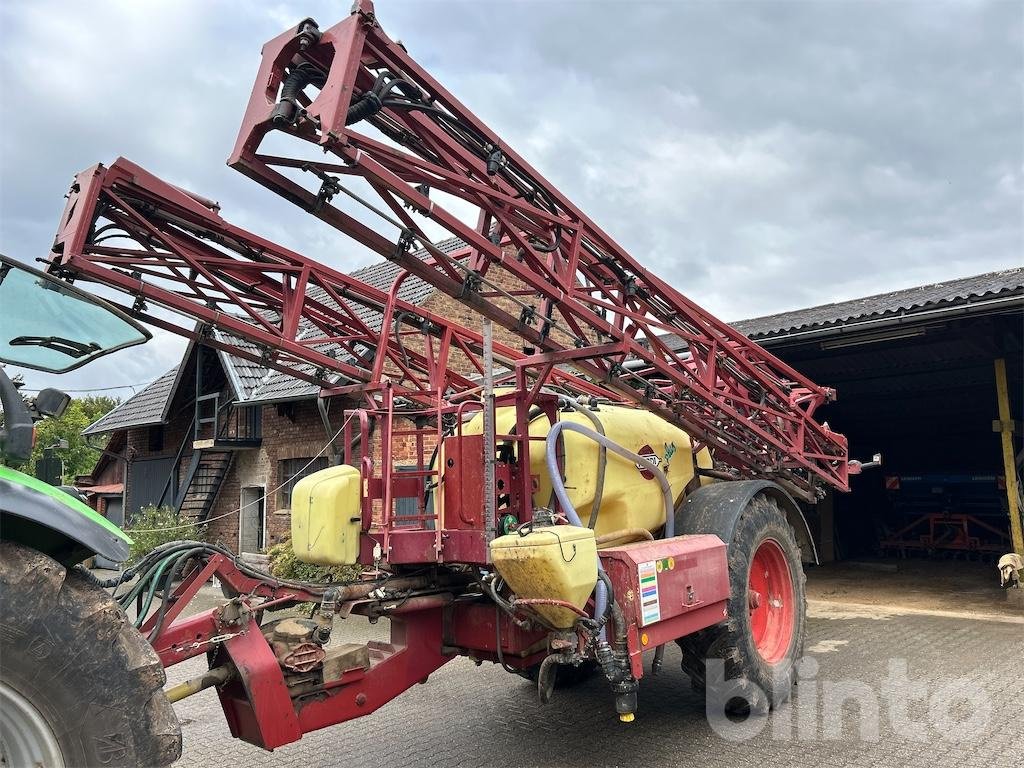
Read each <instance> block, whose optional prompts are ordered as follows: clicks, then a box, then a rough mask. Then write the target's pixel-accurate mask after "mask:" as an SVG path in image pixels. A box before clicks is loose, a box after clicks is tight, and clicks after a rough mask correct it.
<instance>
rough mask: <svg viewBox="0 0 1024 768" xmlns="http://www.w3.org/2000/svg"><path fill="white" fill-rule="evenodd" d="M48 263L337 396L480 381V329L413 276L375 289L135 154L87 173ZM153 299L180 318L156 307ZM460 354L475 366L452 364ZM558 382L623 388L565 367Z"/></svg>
mask: <svg viewBox="0 0 1024 768" xmlns="http://www.w3.org/2000/svg"><path fill="white" fill-rule="evenodd" d="M49 269H50V271H51V272H53V273H55V274H58V275H62V276H65V277H69V278H73V279H81V280H86V281H91V282H96V283H100V284H104V285H107V286H109V287H112V288H115V289H117V290H119V291H122V292H124V293H127V294H129V295H130V296H133V297H135V303H134V304H133V306H131V307H130V308H126V310H127V311H129V312H130V313H131V314H133V315H135V316H136V317H139V318H140V319H143V320H145V321H146V322H147V323H149V324H151V325H155V326H157V327H159V328H163V329H165V330H168V331H171V332H173V333H176V334H178V335H181V336H185V337H187V338H193V339H200V340H201V341H202V342H203V343H204V344H206V345H208V346H212V347H216V348H219V349H222V350H225V351H227V352H229V353H230V354H232V355H234V356H237V357H240V358H243V359H246V360H251V361H253V362H258V363H260V364H262V365H265V366H268V367H270V368H275V369H278V370H281V371H284V372H286V373H288V374H290V375H292V376H295V377H296V378H299V379H303V380H306V381H310V382H313V383H316V384H319V385H320V386H321V387H323V388H324V394H326V395H352V396H356V397H358V396H359V395H361V394H364V393H365V394H367V395H372V396H373V397H376V393H378V392H379V388H380V384H381V383H382V382H383V381H385V380H387V381H388V382H389V383H390V385H391V387H392V388H393V391H394V393H395V394H396V395H398V396H402V397H405V398H407V399H409V400H410V401H412V402H414V403H417V404H419V405H420V406H424V407H437V406H438V405H439V403H440V400H439V394H438V393H451V392H455V393H462V394H470V393H473V392H477V391H479V389H480V384H479V376H481V375H482V374H483V370H484V368H483V361H482V351H483V340H482V337H481V334H480V332H478V331H473V330H471V329H467V328H463V327H461V326H458V325H455V324H453V323H451V321H450V320H449V319H448V318H445V317H441V316H439V315H436V314H433V313H431V312H428V311H425V310H423V309H422V308H420V307H418V306H416V305H414V304H411V303H409V302H407V301H402V300H401V299H399V298H398V297H397V296H398V291H399V288H400V286H401V283H402V281H403V280H404V279H405V278H406V276H407V274H400V275H399V277H398V278H397V279H396V283H395V285H394V286H393V287H392V288H391V290H390V291H384V290H380V289H377V288H374V287H372V286H369V285H367V284H365V283H363V282H361V281H359V280H357V279H355V278H353V277H351V276H349V275H346V274H344V273H342V272H339V271H337V270H334V269H331V268H330V267H328V266H325V265H323V264H320V263H318V262H316V261H313V260H312V259H308V258H306V257H304V256H302V255H300V254H298V253H295V252H294V251H290V250H288V249H286V248H283V247H281V246H279V245H276V244H274V243H272V242H271V241H269V240H266V239H264V238H262V237H259V236H258V235H255V234H253V233H251V232H247V231H245V230H243V229H241V228H239V227H235V226H233V225H231V224H229V223H228V222H227V221H225V220H224V219H223V218H221V216H220V215H219V206H218V205H217V204H216V203H213V202H211V201H209V200H207V199H205V198H202V197H200V196H198V195H195V194H193V193H190V192H187V191H185V190H182V189H180V188H178V187H176V186H174V185H172V184H169V183H167V182H165V181H162V180H160V179H159V178H157V177H156V176H154V175H152V174H151V173H148V172H147V171H145V170H144V169H142V168H140V167H139V166H137V165H135V164H134V163H131V162H129V161H128V160H125V159H123V158H119V159H118V160H116V161H115V162H114V163H113V164H112V165H111V166H110V167H109V168H107V167H104V166H103V165H95V166H93V167H91V168H88V169H86V170H85V171H82V172H81V173H79V174H78V175H77V176H76V177H75V182H74V184H73V185H72V187H71V191H70V193H69V195H68V202H67V204H66V206H65V210H64V213H63V215H62V217H61V223H60V226H59V229H58V231H57V235H56V239H55V242H54V247H53V252H52V253H51V259H50V266H49ZM150 303H151V304H156V305H159V306H161V307H163V308H165V309H168V310H171V311H172V312H173V313H174V315H173V316H172V317H167V316H166V315H155V314H152V313H151V312H150V311H149V309H148V305H149V304H150ZM370 314H372V315H373V316H375V317H377V318H379V321H378V322H379V323H380V325H379V326H378V325H377V324H376V323H373V322H370V321H369V320H368V319H367V318H368V316H369V315H370ZM197 323H199V324H201V325H198V326H197ZM211 327H212V328H216V329H218V330H220V331H221V332H222V335H221V336H220V337H216V336H214V335H211V334H210V333H209V328H211ZM328 348H330V349H333V350H341V351H342V352H343V353H344V354H343V355H342V356H339V355H338V354H337V353H331V352H330V351H328ZM456 355H458V356H461V358H462V359H464V360H466V361H468V363H469V365H470V366H471V367H472V368H473V369H474V370H475V374H474V375H467V374H461V373H459V372H457V370H454V369H453V368H452V366H451V362H452V360H453V358H454V357H455V356H456ZM494 356H495V360H496V362H497V363H499V364H501V365H502V366H503V367H504V368H505V369H506V370H507V371H509V373H508V375H511V370H512V369H513V368H514V367H515V364H516V363H517V362H518V361H520V360H522V359H524V358H525V355H524V354H523V353H522V352H519V351H516V350H514V349H512V348H510V347H508V346H506V345H503V344H500V343H495V344H494ZM552 380H553V381H554V382H555V383H558V384H560V385H562V386H565V387H567V388H569V389H571V390H573V391H575V392H578V393H586V394H593V395H599V396H603V397H607V396H610V393H609V392H608V391H607V390H605V389H603V388H601V387H598V386H595V385H593V384H590V383H589V382H587V381H585V380H583V379H581V378H579V377H576V376H572V375H569V374H564V373H562V372H561V371H556V372H554V376H553V379H552ZM370 402H371V404H379V399H372V398H371V400H370Z"/></svg>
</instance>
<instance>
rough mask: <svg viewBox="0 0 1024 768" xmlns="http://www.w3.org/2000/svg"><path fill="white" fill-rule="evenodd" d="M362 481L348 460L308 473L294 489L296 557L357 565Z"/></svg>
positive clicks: (293, 509) (321, 562)
mask: <svg viewBox="0 0 1024 768" xmlns="http://www.w3.org/2000/svg"><path fill="white" fill-rule="evenodd" d="M361 498H362V483H361V481H360V478H359V470H358V469H356V468H355V467H351V466H349V465H348V464H341V465H339V466H337V467H328V468H327V469H322V470H320V471H319V472H314V473H313V474H311V475H308V476H306V477H304V478H302V479H301V480H299V482H297V483H296V484H295V488H294V490H293V491H292V548H293V549H294V550H295V557H297V558H298V559H299V560H301V561H302V562H304V563H316V564H317V565H354V564H355V563H356V562H357V561H358V559H359V533H360V529H361V528H362V512H361V505H360V500H361Z"/></svg>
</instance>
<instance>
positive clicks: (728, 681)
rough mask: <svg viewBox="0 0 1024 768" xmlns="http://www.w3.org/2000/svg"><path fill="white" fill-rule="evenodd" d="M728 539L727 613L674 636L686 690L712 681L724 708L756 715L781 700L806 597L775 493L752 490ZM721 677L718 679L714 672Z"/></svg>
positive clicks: (790, 678)
mask: <svg viewBox="0 0 1024 768" xmlns="http://www.w3.org/2000/svg"><path fill="white" fill-rule="evenodd" d="M728 545H729V550H728V551H729V555H728V558H729V584H730V597H729V603H728V605H729V618H728V619H727V620H726V621H724V622H723V623H721V624H718V625H715V626H713V627H708V628H707V629H704V630H701V631H699V632H696V633H694V634H692V635H688V636H687V637H683V638H680V639H679V640H678V641H677V642H678V645H679V647H680V649H681V650H682V653H683V660H682V667H683V671H684V672H686V673H687V674H688V675H689V676H690V680H691V682H692V684H693V688H694V690H696V691H698V692H701V693H704V694H705V695H710V693H711V692H710V691H708V685H709V683H708V671H709V668H708V664H709V662H710V663H716V662H721V663H722V667H721V669H722V670H723V672H724V675H721V674H720V675H719V679H717V680H714V679H713V680H712V683H715V684H717V685H719V686H720V687H721V689H720V690H716V691H715V693H716V694H717V695H725V696H728V699H727V702H726V705H725V708H726V710H727V711H729V712H745V711H749V712H753V713H757V714H763V713H766V712H768V711H769V710H770V709H772V708H773V707H776V706H778V705H779V704H782V703H784V702H785V701H786V700H787V699H788V698H789V696H790V693H791V691H792V687H793V682H794V677H795V667H796V664H797V662H798V661H799V660H800V657H801V656H802V655H803V647H804V635H805V632H806V627H805V614H806V606H807V599H806V595H805V582H806V577H805V576H804V571H803V566H802V564H801V559H800V548H799V546H798V545H797V542H796V535H795V533H794V531H793V529H792V528H791V527H790V525H789V523H788V522H787V521H786V516H785V514H784V513H783V512H782V510H781V509H780V508H779V505H778V503H777V502H776V501H775V499H773V498H771V497H770V496H767V495H764V494H760V495H758V496H755V497H754V498H753V499H752V500H751V501H750V503H749V504H748V505H747V507H746V509H744V510H743V512H742V513H740V517H739V519H738V521H737V523H736V528H735V531H734V533H733V538H732V541H730V542H728ZM722 678H724V679H722Z"/></svg>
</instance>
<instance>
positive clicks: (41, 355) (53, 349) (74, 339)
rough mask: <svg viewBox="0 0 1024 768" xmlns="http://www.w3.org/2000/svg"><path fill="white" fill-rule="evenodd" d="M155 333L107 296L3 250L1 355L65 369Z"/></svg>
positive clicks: (14, 360) (0, 260)
mask: <svg viewBox="0 0 1024 768" xmlns="http://www.w3.org/2000/svg"><path fill="white" fill-rule="evenodd" d="M150 338H151V336H150V333H149V332H148V331H147V330H146V329H145V328H143V327H141V326H140V325H139V324H138V323H136V322H135V321H134V320H132V319H131V318H129V317H128V316H127V315H125V314H124V313H123V312H120V311H119V310H117V309H115V308H114V307H111V306H110V305H109V304H107V303H106V302H104V301H102V300H101V299H98V298H96V297H95V296H90V295H89V294H87V293H85V292H83V291H80V290H78V289H77V288H74V287H72V286H70V285H68V284H67V283H64V282H62V281H60V280H57V279H56V278H54V277H51V276H50V275H47V274H45V273H43V272H40V271H38V270H35V269H31V268H29V267H26V266H25V265H24V264H20V263H18V262H16V261H13V260H11V259H8V258H7V257H6V256H0V361H2V362H5V363H11V364H13V365H20V366H23V367H25V368H33V369H35V370H38V371H47V372H49V373H63V372H64V371H70V370H72V369H73V368H78V367H79V366H82V365H85V364H86V363H88V362H90V361H91V360H95V359H96V358H97V357H101V356H102V355H105V354H108V353H110V352H114V351H115V350H118V349H123V348H124V347H130V346H133V345H135V344H142V343H144V342H145V341H148V340H149V339H150Z"/></svg>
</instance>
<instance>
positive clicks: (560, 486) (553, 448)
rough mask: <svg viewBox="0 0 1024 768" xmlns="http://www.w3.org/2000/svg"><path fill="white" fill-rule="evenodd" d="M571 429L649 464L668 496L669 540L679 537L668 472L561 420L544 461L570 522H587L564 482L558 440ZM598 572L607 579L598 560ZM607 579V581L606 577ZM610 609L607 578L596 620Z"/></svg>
mask: <svg viewBox="0 0 1024 768" xmlns="http://www.w3.org/2000/svg"><path fill="white" fill-rule="evenodd" d="M566 430H569V431H570V432H577V433H579V434H581V435H583V436H584V437H589V438H590V439H591V440H593V441H594V442H596V443H599V444H600V445H603V446H605V447H606V448H607V449H608V450H610V451H612V452H613V453H616V454H618V455H619V456H621V457H623V458H624V459H628V460H630V461H632V462H634V463H636V464H640V465H642V466H643V465H646V466H647V467H648V468H649V470H650V471H651V472H652V473H653V474H654V476H655V477H656V478H657V479H658V482H659V483H660V484H661V490H662V493H663V494H664V496H665V538H672V537H673V536H674V535H675V520H674V519H673V518H674V511H675V505H674V504H673V500H672V486H671V485H670V484H669V482H668V478H667V477H666V476H665V473H664V472H662V471H661V468H660V467H656V466H654V465H653V464H651V463H650V462H648V461H647V460H646V459H645V458H643V457H642V456H640V455H639V454H636V453H633V452H632V451H631V450H629V449H627V448H623V447H622V446H621V445H619V444H618V443H616V442H615V441H614V440H611V439H610V438H608V437H607V436H605V435H602V434H600V433H599V432H595V431H594V430H592V429H588V428H587V427H584V426H583V425H582V424H576V423H575V422H572V421H559V422H557V423H556V424H554V425H552V427H551V431H550V432H548V436H547V439H546V440H545V442H544V460H545V462H546V464H547V470H548V475H549V476H550V478H551V488H552V490H553V491H554V493H555V496H556V498H557V499H558V504H559V506H560V507H561V508H562V511H563V512H564V513H565V516H566V517H567V518H569V522H570V523H572V524H573V525H576V526H579V527H580V528H582V527H583V523H582V522H581V521H580V516H579V513H578V512H577V511H576V508H575V507H574V506H573V505H572V502H571V501H570V500H569V494H568V493H567V492H566V490H565V482H564V481H563V480H562V473H561V470H560V469H559V466H558V454H557V450H558V438H559V436H560V435H561V434H562V432H564V431H566ZM597 573H598V578H599V579H601V576H604V575H605V573H604V567H603V566H602V565H601V559H600V558H598V560H597ZM605 578H607V577H606V576H605ZM607 607H608V585H607V584H606V583H605V580H604V579H601V580H600V581H598V584H597V587H596V588H595V589H594V618H595V619H598V620H600V618H601V617H602V616H604V613H605V610H606V609H607Z"/></svg>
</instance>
